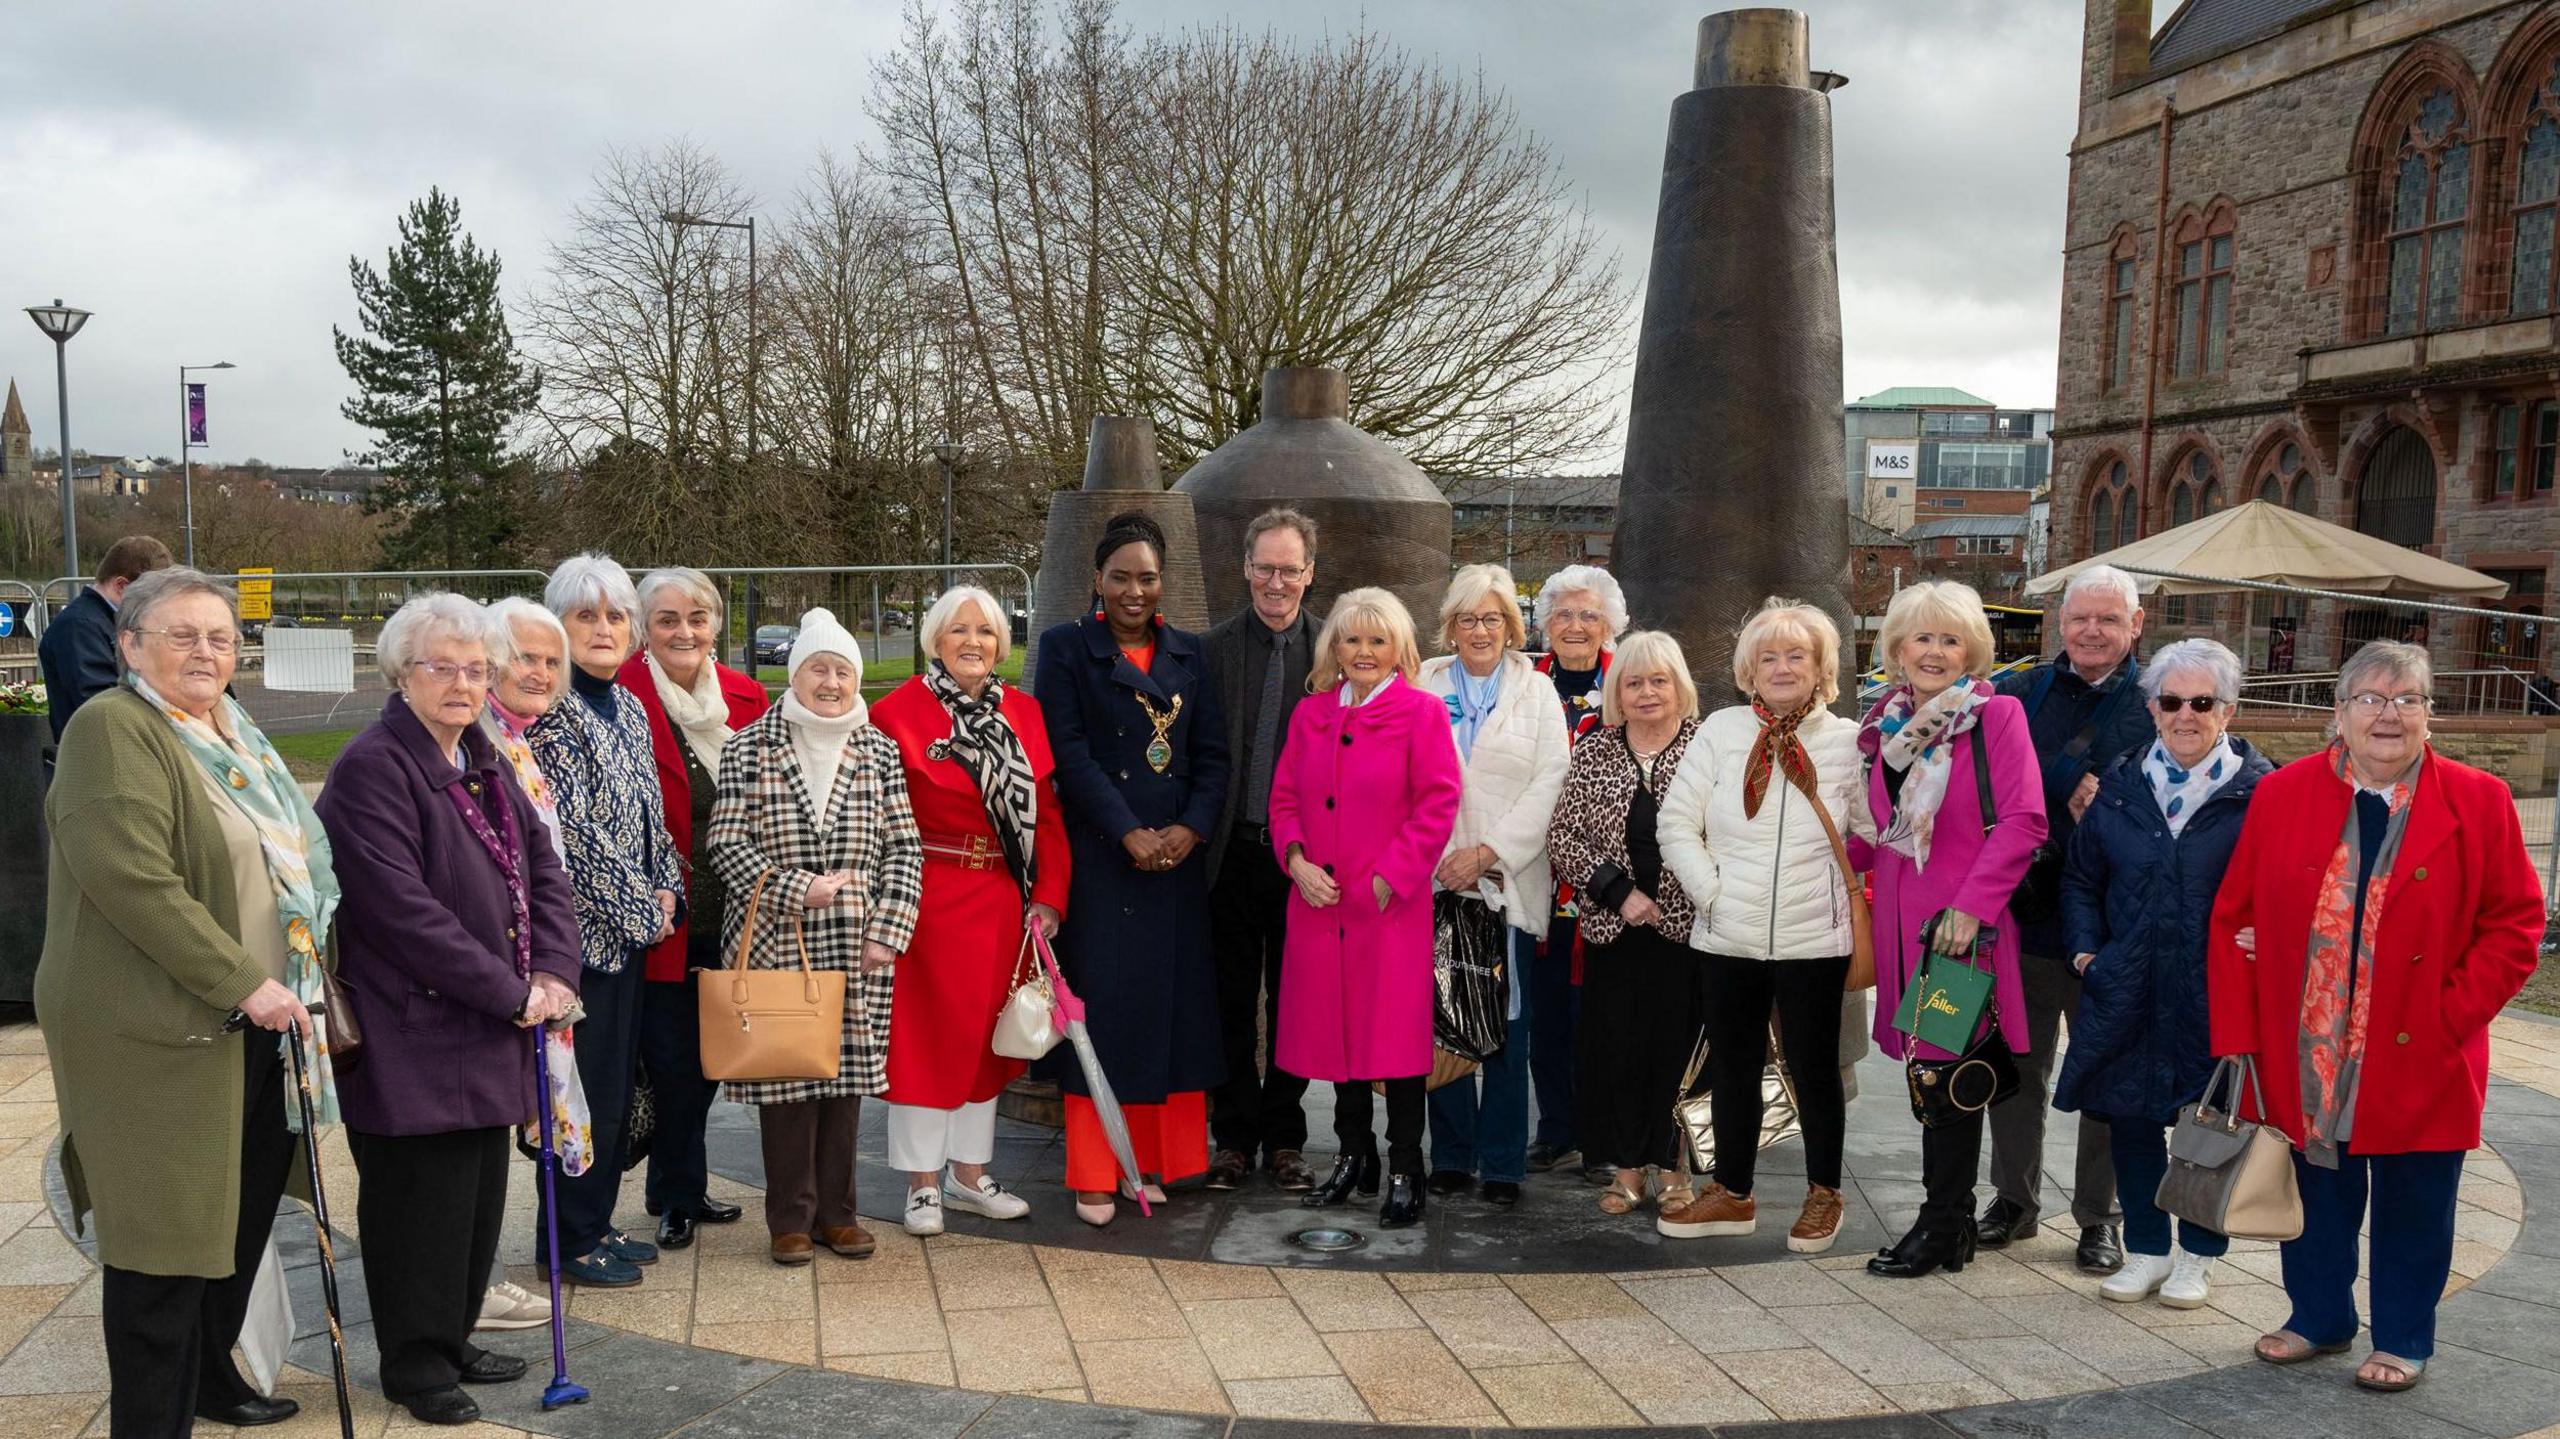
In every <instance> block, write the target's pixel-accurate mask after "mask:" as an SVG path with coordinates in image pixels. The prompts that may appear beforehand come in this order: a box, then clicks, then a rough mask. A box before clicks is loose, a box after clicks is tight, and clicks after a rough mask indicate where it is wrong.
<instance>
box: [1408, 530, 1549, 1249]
mask: <svg viewBox="0 0 2560 1439" xmlns="http://www.w3.org/2000/svg"><path fill="white" fill-rule="evenodd" d="M1528 634H1529V631H1528V625H1527V623H1526V622H1525V621H1524V620H1523V619H1522V617H1521V614H1520V599H1519V593H1518V590H1517V588H1516V587H1515V586H1514V585H1513V584H1512V580H1511V573H1510V571H1508V570H1505V569H1504V568H1502V567H1501V566H1500V565H1469V566H1467V567H1466V568H1465V569H1462V570H1460V571H1458V573H1457V574H1456V576H1454V577H1453V578H1452V579H1451V580H1450V581H1449V592H1448V595H1447V597H1446V598H1445V599H1443V600H1442V601H1441V603H1440V642H1441V645H1442V647H1443V648H1445V649H1447V650H1449V651H1450V652H1451V653H1449V654H1448V655H1445V656H1441V657H1437V658H1434V659H1431V660H1427V661H1425V662H1424V663H1423V666H1422V677H1421V680H1420V682H1419V687H1420V688H1421V689H1422V690H1423V691H1424V692H1426V693H1428V694H1432V695H1436V696H1438V697H1439V699H1440V701H1441V703H1442V704H1444V705H1446V706H1447V707H1448V711H1449V732H1450V737H1451V739H1452V741H1453V742H1454V743H1456V745H1457V746H1458V754H1459V760H1460V766H1461V768H1462V769H1463V770H1464V773H1465V781H1464V782H1465V788H1464V790H1463V791H1462V792H1461V794H1460V797H1459V801H1458V822H1457V825H1456V827H1455V828H1454V829H1453V830H1452V831H1451V832H1450V835H1449V845H1448V849H1447V852H1446V853H1445V854H1444V855H1443V856H1442V857H1441V861H1440V867H1439V870H1438V872H1437V873H1436V874H1434V875H1433V877H1432V878H1433V881H1434V884H1435V887H1436V889H1437V890H1438V891H1441V892H1442V893H1441V894H1440V896H1439V897H1438V898H1437V899H1436V900H1435V904H1449V903H1455V902H1457V901H1452V900H1451V899H1450V898H1449V896H1452V895H1455V896H1461V897H1463V898H1464V900H1465V901H1466V902H1470V903H1471V902H1473V901H1476V900H1481V901H1482V902H1484V903H1485V904H1486V905H1489V906H1490V907H1491V908H1492V909H1493V910H1494V911H1495V912H1496V913H1497V914H1499V915H1500V916H1501V919H1502V922H1503V933H1504V935H1505V937H1506V938H1507V939H1508V940H1509V941H1510V953H1509V963H1508V967H1507V978H1508V979H1509V981H1510V1006H1509V1009H1510V1014H1509V1019H1510V1023H1509V1026H1508V1029H1507V1039H1506V1041H1505V1043H1504V1044H1503V1047H1502V1048H1500V1049H1498V1050H1496V1051H1494V1053H1493V1054H1492V1055H1490V1056H1488V1057H1487V1058H1486V1059H1485V1060H1484V1061H1483V1063H1482V1065H1481V1066H1480V1067H1479V1069H1478V1072H1477V1074H1476V1075H1471V1076H1469V1077H1467V1078H1465V1079H1462V1080H1459V1081H1458V1082H1456V1083H1454V1084H1446V1085H1443V1086H1441V1087H1440V1088H1438V1089H1435V1090H1433V1091H1432V1092H1431V1188H1432V1191H1433V1192H1434V1193H1437V1194H1442V1195H1447V1194H1454V1193H1457V1192H1458V1191H1460V1190H1463V1189H1466V1188H1467V1187H1469V1186H1470V1185H1472V1184H1474V1183H1475V1182H1476V1180H1477V1179H1479V1178H1481V1179H1482V1180H1483V1181H1484V1195H1485V1198H1486V1199H1488V1200H1490V1201H1492V1202H1493V1203H1495V1204H1497V1205H1509V1204H1513V1203H1517V1202H1518V1200H1519V1197H1520V1181H1521V1180H1522V1179H1524V1178H1526V1177H1527V1175H1528V1172H1529V1014H1528V1009H1527V1003H1526V1001H1527V986H1525V985H1523V984H1521V983H1520V982H1519V981H1520V978H1521V976H1523V975H1525V974H1526V973H1527V972H1528V962H1529V961H1530V960H1531V959H1533V958H1534V956H1535V953H1536V949H1537V944H1538V941H1539V940H1541V939H1543V938H1545V937H1546V932H1547V921H1548V920H1549V918H1550V917H1552V915H1553V913H1554V909H1555V900H1556V882H1555V873H1554V870H1553V868H1552V867H1551V866H1550V865H1549V864H1548V861H1547V822H1548V820H1549V819H1551V818H1552V817H1553V816H1554V814H1555V807H1556V797H1557V796H1558V795H1560V794H1562V793H1563V792H1564V777H1565V771H1566V770H1567V769H1569V768H1570V767H1571V766H1572V763H1573V743H1572V740H1571V738H1570V737H1569V736H1568V735H1567V734H1566V732H1565V724H1564V702H1563V701H1562V700H1559V699H1558V698H1556V687H1555V682H1554V681H1553V680H1550V679H1548V678H1547V677H1546V676H1545V675H1544V674H1542V673H1540V672H1539V670H1538V667H1537V665H1536V664H1535V663H1534V662H1533V661H1531V660H1530V658H1529V657H1528V656H1527V655H1525V654H1523V653H1521V646H1522V645H1523V644H1525V643H1526V642H1527V640H1528Z"/></svg>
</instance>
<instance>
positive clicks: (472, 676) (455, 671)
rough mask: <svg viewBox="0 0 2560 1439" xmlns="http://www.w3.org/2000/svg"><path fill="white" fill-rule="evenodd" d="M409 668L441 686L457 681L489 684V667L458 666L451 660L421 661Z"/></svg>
mask: <svg viewBox="0 0 2560 1439" xmlns="http://www.w3.org/2000/svg"><path fill="white" fill-rule="evenodd" d="M409 668H410V669H412V670H415V671H416V672H418V673H419V674H422V675H425V676H426V677H427V678H429V679H431V680H434V681H435V682H436V683H437V684H440V685H449V684H451V683H453V682H454V681H455V680H456V679H465V680H469V681H470V682H471V683H473V684H475V685H485V684H487V683H488V682H489V666H487V665H458V664H455V663H454V662H453V661H451V660H420V661H418V662H417V663H416V664H413V665H411V666H409Z"/></svg>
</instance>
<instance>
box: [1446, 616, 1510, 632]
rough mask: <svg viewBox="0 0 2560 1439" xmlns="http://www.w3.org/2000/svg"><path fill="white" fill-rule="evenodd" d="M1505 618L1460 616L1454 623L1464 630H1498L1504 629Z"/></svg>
mask: <svg viewBox="0 0 2560 1439" xmlns="http://www.w3.org/2000/svg"><path fill="white" fill-rule="evenodd" d="M1503 618H1504V617H1503V616H1501V615H1460V616H1458V617H1457V619H1456V620H1455V621H1454V623H1455V624H1456V625H1457V627H1458V628H1460V629H1462V630H1498V629H1500V628H1502V621H1503Z"/></svg>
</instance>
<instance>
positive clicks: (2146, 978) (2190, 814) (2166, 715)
mask: <svg viewBox="0 0 2560 1439" xmlns="http://www.w3.org/2000/svg"><path fill="white" fill-rule="evenodd" d="M2240 673H2241V671H2240V661H2239V658H2238V657H2237V656H2235V655H2233V654H2232V653H2231V651H2229V650H2228V649H2225V648H2223V647H2222V646H2221V645H2219V644H2216V643H2214V642H2213V641H2212V640H2181V641H2179V642H2178V643H2176V644H2173V645H2168V646H2165V647H2163V648H2162V649H2161V650H2160V652H2159V653H2157V654H2155V655H2153V656H2152V657H2151V661H2150V663H2148V664H2146V665H2144V666H2143V668H2142V681H2141V683H2142V689H2143V694H2144V697H2145V698H2146V700H2148V702H2149V709H2150V711H2151V719H2152V722H2153V724H2154V725H2156V726H2157V727H2158V730H2159V734H2158V737H2157V738H2156V739H2154V740H2153V742H2152V743H2150V744H2148V745H2145V746H2143V747H2142V748H2140V749H2138V750H2135V751H2133V752H2132V753H2131V754H2128V755H2126V756H2125V757H2124V758H2122V759H2120V760H2118V761H2116V763H2115V764H2114V765H2113V766H2112V767H2110V768H2109V769H2108V770H2107V772H2106V773H2105V774H2104V775H2103V776H2101V777H2100V779H2099V781H2098V796H2097V798H2096V799H2095V800H2093V801H2091V802H2090V805H2089V810H2088V813H2087V814H2086V815H2084V816H2082V818H2081V821H2080V828H2079V830H2078V832H2077V833H2075V834H2074V835H2073V836H2072V839H2071V849H2070V859H2069V863H2068V865H2067V866H2066V868H2065V869H2064V872H2063V881H2062V920H2063V928H2064V933H2065V934H2067V935H2068V936H2069V938H2070V941H2071V948H2072V961H2071V962H2072V963H2073V964H2074V965H2075V966H2077V967H2078V968H2079V970H2080V975H2081V991H2080V1007H2079V1010H2078V1012H2077V1013H2075V1014H2073V1015H2072V1017H2071V1048H2070V1051H2069V1053H2068V1055H2067V1056H2066V1057H2065V1058H2064V1060H2063V1065H2062V1078H2061V1080H2060V1081H2059V1082H2058V1083H2057V1084H2056V1085H2055V1087H2054V1096H2053V1103H2054V1107H2055V1108H2057V1109H2061V1110H2065V1111H2073V1110H2085V1111H2087V1112H2088V1113H2089V1114H2090V1115H2091V1116H2093V1117H2096V1118H2100V1119H2104V1120H2106V1121H2107V1131H2108V1146H2109V1148H2110V1149H2111V1150H2112V1151H2113V1152H2114V1155H2115V1164H2116V1175H2117V1187H2118V1188H2119V1190H2120V1191H2121V1193H2122V1201H2123V1204H2124V1247H2125V1263H2124V1267H2123V1268H2122V1269H2120V1270H2118V1271H2116V1273H2114V1274H2113V1275H2110V1276H2109V1277H2108V1278H2107V1280H2106V1282H2105V1283H2104V1284H2102V1285H2100V1286H2099V1291H2098V1292H2099V1293H2101V1294H2103V1295H2105V1296H2106V1297H2107V1298H2109V1299H2115V1300H2121V1301H2123V1302H2126V1303H2139V1302H2140V1301H2142V1300H2145V1299H2148V1298H2150V1297H2151V1296H2152V1294H2153V1293H2155V1292H2156V1293H2158V1294H2159V1296H2160V1302H2161V1303H2163V1304H2166V1305H2168V1306H2170V1307H2172V1308H2177V1309H2193V1308H2196V1307H2198V1306H2200V1305H2202V1304H2203V1303H2204V1302H2205V1299H2206V1273H2207V1271H2208V1270H2210V1269H2211V1268H2212V1265H2213V1261H2214V1260H2215V1259H2216V1258H2217V1257H2219V1256H2220V1255H2221V1254H2222V1253H2223V1251H2224V1250H2226V1249H2227V1248H2229V1247H2230V1243H2231V1241H2230V1240H2229V1239H2228V1238H2226V1237H2225V1236H2223V1235H2221V1234H2217V1233H2215V1232H2214V1231H2212V1230H2209V1229H2203V1228H2200V1227H2198V1226H2196V1225H2193V1224H2188V1223H2186V1222H2184V1221H2180V1223H2179V1225H2178V1234H2177V1240H2178V1243H2177V1254H2176V1256H2175V1257H2174V1258H2172V1257H2171V1254H2170V1244H2169V1238H2170V1234H2169V1228H2170V1225H2169V1216H2168V1215H2166V1214H2163V1213H2162V1212H2161V1211H2160V1208H2159V1206H2158V1205H2156V1204H2155V1203H2153V1202H2152V1195H2153V1194H2154V1193H2155V1192H2156V1191H2157V1190H2158V1189H2159V1187H2160V1178H2161V1176H2162V1175H2163V1174H2164V1173H2166V1172H2167V1169H2168V1134H2167V1131H2168V1126H2169V1125H2170V1124H2172V1123H2173V1122H2175V1121H2176V1119H2177V1117H2178V1107H2179V1106H2180V1105H2183V1104H2187V1103H2190V1102H2192V1101H2193V1100H2194V1099H2195V1098H2196V1097H2197V1095H2198V1094H2200V1093H2201V1092H2202V1091H2203V1089H2204V1086H2205V1081H2206V1079H2207V1078H2209V1077H2210V1076H2211V1075H2212V1073H2213V1057H2212V1050H2211V1048H2210V1047H2209V1045H2208V1043H2207V1039H2208V1024H2207V1015H2206V1009H2205V969H2204V955H2205V929H2206V921H2207V919H2208V918H2210V916H2211V915H2212V913H2213V898H2214V893H2215V891H2216V890H2218V889H2220V888H2221V885H2222V874H2223V870H2224V869H2225V868H2226V867H2228V866H2229V864H2230V862H2231V851H2232V848H2233V846H2235V845H2237V844H2238V843H2239V840H2240V819H2241V816H2242V814H2243V813H2244V812H2246V810H2247V808H2248V804H2249V795H2250V793H2251V792H2252V791H2254V790H2255V789H2256V788H2257V787H2258V780H2259V779H2260V777H2262V776H2264V775H2266V774H2268V773H2270V772H2272V771H2273V770H2274V768H2275V766H2274V765H2272V764H2270V763H2269V762H2268V761H2267V758H2266V756H2264V755H2262V754H2260V753H2258V752H2257V751H2256V750H2255V749H2252V748H2250V746H2249V743H2248V741H2246V740H2243V739H2241V738H2239V737H2238V736H2236V735H2233V734H2231V733H2229V730H2230V726H2231V718H2232V715H2233V713H2234V712H2235V710H2236V709H2237V707H2238V703H2239V695H2240Z"/></svg>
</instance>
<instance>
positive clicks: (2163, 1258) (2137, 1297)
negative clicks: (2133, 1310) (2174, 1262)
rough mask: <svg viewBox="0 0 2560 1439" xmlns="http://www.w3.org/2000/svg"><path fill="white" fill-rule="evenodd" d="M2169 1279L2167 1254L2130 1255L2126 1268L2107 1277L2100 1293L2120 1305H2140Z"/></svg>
mask: <svg viewBox="0 0 2560 1439" xmlns="http://www.w3.org/2000/svg"><path fill="white" fill-rule="evenodd" d="M2168 1277H2169V1256H2168V1255H2166V1254H2128V1255H2126V1256H2125V1257H2124V1267H2123V1268H2122V1269H2119V1270H2117V1271H2116V1272H2115V1273H2113V1274H2110V1275H2108V1276H2107V1282H2106V1283H2104V1284H2101V1285H2099V1286H2098V1292H2099V1293H2100V1294H2103V1295H2105V1296H2106V1297H2107V1298H2109V1299H2112V1300H2114V1301H2116V1302H2117V1303H2118V1304H2139V1303H2141V1302H2142V1301H2143V1300H2145V1299H2148V1298H2150V1297H2151V1296H2152V1294H2153V1293H2154V1292H2155V1291H2157V1290H2158V1289H2159V1288H2160V1286H2161V1284H2162V1283H2163V1282H2165V1281H2166V1280H2167V1279H2168Z"/></svg>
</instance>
